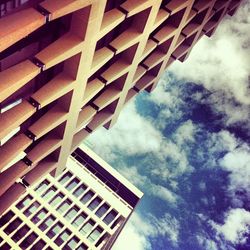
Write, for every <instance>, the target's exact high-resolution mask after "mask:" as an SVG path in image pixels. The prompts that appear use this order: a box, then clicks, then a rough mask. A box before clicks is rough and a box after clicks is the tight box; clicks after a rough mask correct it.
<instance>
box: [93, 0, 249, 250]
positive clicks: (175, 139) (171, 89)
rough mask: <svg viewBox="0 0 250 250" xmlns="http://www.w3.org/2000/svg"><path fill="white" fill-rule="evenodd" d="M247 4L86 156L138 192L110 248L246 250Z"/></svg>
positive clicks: (102, 134) (97, 137) (100, 135)
mask: <svg viewBox="0 0 250 250" xmlns="http://www.w3.org/2000/svg"><path fill="white" fill-rule="evenodd" d="M249 72H250V1H246V2H245V3H243V4H242V6H241V8H240V9H239V10H238V12H237V14H236V15H235V16H234V17H233V18H230V17H228V18H227V19H225V20H224V22H223V23H222V24H221V25H220V26H219V28H218V29H217V31H216V33H215V35H214V36H213V37H212V38H207V37H204V38H202V39H201V40H200V42H199V43H198V44H197V45H196V46H195V48H194V50H193V51H192V53H191V55H190V57H189V59H188V60H187V61H186V62H185V63H179V62H175V63H174V64H173V65H172V66H171V67H170V68H169V69H168V70H167V71H166V72H165V74H164V76H163V77H162V79H161V80H160V82H159V84H158V87H157V88H156V89H155V90H154V92H152V93H151V94H148V93H141V94H140V95H139V96H138V97H137V98H136V99H134V100H133V101H131V102H130V103H129V104H128V105H127V106H126V107H125V109H124V110H123V112H122V113H121V115H120V117H119V120H118V122H117V124H116V125H115V126H114V127H113V128H112V129H111V130H109V131H106V130H105V129H103V128H101V129H100V130H98V131H97V132H95V133H94V134H93V135H92V136H91V137H90V141H91V143H92V144H93V147H94V149H95V150H96V151H97V152H98V153H99V154H100V155H101V156H102V157H103V158H104V159H105V160H106V161H108V162H109V163H110V164H111V165H112V166H114V167H115V168H116V169H118V170H119V171H120V172H121V173H122V174H124V175H125V176H126V177H127V178H129V180H131V181H132V182H133V183H134V184H135V185H136V186H138V187H139V188H140V189H141V190H142V191H143V192H144V193H145V195H144V198H143V199H142V201H141V202H140V204H139V206H138V208H137V210H136V212H135V213H134V214H133V216H132V218H131V220H130V222H129V223H128V224H127V226H126V227H125V229H124V231H123V232H122V234H121V236H120V238H119V239H118V241H117V243H116V244H115V246H114V248H113V249H114V250H128V249H131V250H148V249H153V250H172V249H178V250H220V249H221V250H234V249H237V250H249V249H250V236H249V235H250V122H249V121H250V76H249Z"/></svg>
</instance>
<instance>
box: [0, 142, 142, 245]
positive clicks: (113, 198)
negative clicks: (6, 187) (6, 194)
mask: <svg viewBox="0 0 250 250" xmlns="http://www.w3.org/2000/svg"><path fill="white" fill-rule="evenodd" d="M19 185H22V184H19ZM142 195H143V194H142V193H141V192H140V191H139V190H138V189H137V188H136V187H134V186H133V185H132V184H131V183H130V182H128V181H127V180H126V179H125V178H123V177H122V176H121V175H120V174H119V173H118V172H117V171H115V170H114V169H113V168H112V167H111V166H109V165H108V164H107V163H106V162H104V161H103V160H102V159H101V158H99V157H98V156H97V155H96V154H95V153H94V152H93V151H92V150H91V149H89V148H88V147H86V146H84V145H82V146H81V147H80V148H77V149H76V151H75V152H74V153H73V154H72V156H71V157H69V159H68V161H67V167H66V169H65V170H64V171H63V173H62V174H60V175H59V176H58V177H56V178H54V177H52V176H51V175H50V174H47V175H46V176H45V177H43V178H42V179H41V180H40V181H39V183H37V184H36V185H34V186H32V187H27V188H26V192H25V193H24V194H23V195H22V196H21V197H20V198H19V199H18V200H16V201H15V203H14V204H13V205H12V206H11V207H10V208H9V209H8V210H7V211H6V212H5V213H4V214H3V216H2V217H1V218H0V249H2V250H5V249H15V250H18V249H25V250H28V249H32V250H35V249H38V250H41V249H53V250H56V249H64V250H69V249H77V250H86V249H93V250H94V249H110V248H111V246H112V245H113V243H114V241H115V240H116V238H117V236H118V235H119V233H120V232H121V230H122V228H123V226H124V225H125V223H126V222H127V220H128V218H129V216H130V215H131V213H132V211H133V210H134V208H135V206H136V205H137V203H138V201H139V200H140V198H141V197H142Z"/></svg>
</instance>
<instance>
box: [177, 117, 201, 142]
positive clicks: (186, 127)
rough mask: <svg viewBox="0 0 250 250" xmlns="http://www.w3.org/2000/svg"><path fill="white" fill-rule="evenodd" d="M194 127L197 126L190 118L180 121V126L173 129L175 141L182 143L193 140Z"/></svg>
mask: <svg viewBox="0 0 250 250" xmlns="http://www.w3.org/2000/svg"><path fill="white" fill-rule="evenodd" d="M196 129H197V127H196V126H195V125H194V124H193V122H192V121H191V120H188V121H186V122H184V123H182V124H181V126H180V127H178V129H177V130H176V131H175V135H174V139H175V141H176V143H177V144H178V145H183V144H184V143H185V144H186V143H190V142H194V135H195V133H196Z"/></svg>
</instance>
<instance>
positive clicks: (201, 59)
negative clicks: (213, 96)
mask: <svg viewBox="0 0 250 250" xmlns="http://www.w3.org/2000/svg"><path fill="white" fill-rule="evenodd" d="M249 6H250V3H246V4H245V5H243V6H242V7H241V8H240V9H239V11H238V12H237V14H236V15H235V16H234V17H233V18H232V17H230V18H227V19H225V20H224V21H223V22H222V23H221V24H220V25H219V27H218V30H217V32H216V33H215V34H214V35H213V36H212V37H211V38H207V37H204V38H202V39H201V40H200V41H199V42H198V43H197V44H196V46H195V47H194V49H193V50H192V53H191V55H190V57H189V58H188V59H187V60H186V62H185V63H183V64H181V63H178V62H175V63H174V64H172V66H171V71H172V72H173V73H174V74H175V75H176V77H177V78H183V79H186V80H190V81H194V82H199V83H202V84H203V85H204V86H205V87H206V88H207V89H209V90H220V89H223V90H225V91H226V92H230V93H232V94H233V95H234V96H235V98H236V100H238V101H239V102H240V103H245V104H246V103H247V104H250V98H249V96H250V93H249V89H248V83H249V79H248V76H249V71H250V58H249V56H248V55H249V53H250V34H249V32H248V31H249V29H250V18H249V15H248V11H249V10H248V9H249ZM243 45H245V46H243Z"/></svg>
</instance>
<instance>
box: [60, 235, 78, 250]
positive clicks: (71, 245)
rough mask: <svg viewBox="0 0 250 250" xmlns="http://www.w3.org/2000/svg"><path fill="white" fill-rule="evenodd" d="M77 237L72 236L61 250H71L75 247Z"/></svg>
mask: <svg viewBox="0 0 250 250" xmlns="http://www.w3.org/2000/svg"><path fill="white" fill-rule="evenodd" d="M79 241H80V240H79V239H78V238H77V237H73V238H72V239H71V240H70V241H69V242H67V244H66V245H65V246H64V247H63V250H71V249H76V246H77V244H78V243H79Z"/></svg>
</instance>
